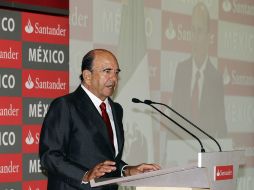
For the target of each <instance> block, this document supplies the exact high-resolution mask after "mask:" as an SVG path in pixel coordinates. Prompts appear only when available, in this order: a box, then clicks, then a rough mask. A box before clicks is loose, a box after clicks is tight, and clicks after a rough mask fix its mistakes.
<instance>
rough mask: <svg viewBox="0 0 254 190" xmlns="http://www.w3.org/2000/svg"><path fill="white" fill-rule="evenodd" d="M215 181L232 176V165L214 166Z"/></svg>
mask: <svg viewBox="0 0 254 190" xmlns="http://www.w3.org/2000/svg"><path fill="white" fill-rule="evenodd" d="M214 174H215V181H218V180H229V179H233V178H234V166H233V165H227V166H215V173H214Z"/></svg>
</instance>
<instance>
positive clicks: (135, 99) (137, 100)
mask: <svg viewBox="0 0 254 190" xmlns="http://www.w3.org/2000/svg"><path fill="white" fill-rule="evenodd" d="M132 102H134V103H144V104H147V103H145V102H142V101H140V100H139V99H137V98H133V99H132ZM147 105H149V106H151V107H152V108H153V109H155V110H156V111H158V112H159V113H161V114H162V115H163V116H164V117H166V118H167V119H169V120H170V121H172V122H173V123H174V124H176V125H177V126H178V127H180V128H181V129H182V130H184V131H185V132H186V133H188V134H189V135H191V136H192V137H193V138H195V139H196V140H197V141H198V142H199V144H200V146H201V152H205V149H204V147H203V144H202V142H201V141H200V139H199V138H198V137H196V136H195V135H194V134H192V133H191V132H190V131H188V130H187V129H185V128H184V127H183V126H181V125H180V124H179V123H177V122H176V121H175V120H173V119H171V118H170V117H169V116H167V115H166V114H164V113H163V112H162V111H160V110H159V109H158V108H156V107H155V106H153V105H151V104H147Z"/></svg>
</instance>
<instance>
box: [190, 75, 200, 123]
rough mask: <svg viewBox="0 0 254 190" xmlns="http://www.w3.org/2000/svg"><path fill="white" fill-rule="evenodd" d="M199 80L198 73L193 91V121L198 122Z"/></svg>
mask: <svg viewBox="0 0 254 190" xmlns="http://www.w3.org/2000/svg"><path fill="white" fill-rule="evenodd" d="M199 78H200V72H199V71H197V72H196V75H195V83H194V88H193V91H192V119H193V120H194V121H198V119H199V85H198V83H199Z"/></svg>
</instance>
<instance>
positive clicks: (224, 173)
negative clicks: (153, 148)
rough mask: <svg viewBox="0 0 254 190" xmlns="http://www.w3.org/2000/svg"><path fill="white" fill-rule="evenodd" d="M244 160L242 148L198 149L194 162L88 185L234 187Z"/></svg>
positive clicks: (151, 189) (143, 189)
mask: <svg viewBox="0 0 254 190" xmlns="http://www.w3.org/2000/svg"><path fill="white" fill-rule="evenodd" d="M244 162H245V158H244V151H242V150H237V151H225V152H208V153H206V152H204V153H198V162H197V163H196V164H192V165H188V166H184V167H176V168H167V169H161V170H158V171H152V172H147V173H143V174H138V175H134V176H128V177H120V178H113V179H112V178H111V179H107V178H101V179H98V180H91V181H90V185H91V187H97V186H101V185H109V184H118V185H120V186H134V187H136V189H137V190H157V189H158V190H159V189H160V190H198V189H211V190H236V186H237V185H236V179H237V174H238V169H239V166H240V165H243V164H244Z"/></svg>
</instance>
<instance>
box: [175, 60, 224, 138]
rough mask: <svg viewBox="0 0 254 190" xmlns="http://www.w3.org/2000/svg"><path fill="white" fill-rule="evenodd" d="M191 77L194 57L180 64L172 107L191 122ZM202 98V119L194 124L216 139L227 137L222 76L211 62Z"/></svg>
mask: <svg viewBox="0 0 254 190" xmlns="http://www.w3.org/2000/svg"><path fill="white" fill-rule="evenodd" d="M191 77H192V57H191V58H189V59H188V60H186V61H184V62H181V63H179V64H178V67H177V70H176V77H175V84H174V90H173V97H172V107H173V108H174V109H175V110H176V111H178V112H180V113H182V114H183V115H184V116H185V117H187V118H189V119H190V120H191ZM200 98H201V99H200V119H199V121H194V123H196V124H197V125H198V126H199V127H200V128H201V129H203V130H205V131H206V132H207V133H208V134H211V135H213V136H214V137H225V135H226V133H227V128H226V122H225V108H224V88H223V81H222V76H221V74H220V73H219V72H218V71H217V70H216V68H215V67H214V66H213V65H212V64H211V62H210V60H208V62H207V65H206V68H205V70H204V83H203V89H202V92H201V97H200ZM180 133H183V132H182V131H181V132H180ZM188 137H190V136H188ZM206 138H207V137H206Z"/></svg>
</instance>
